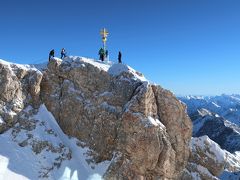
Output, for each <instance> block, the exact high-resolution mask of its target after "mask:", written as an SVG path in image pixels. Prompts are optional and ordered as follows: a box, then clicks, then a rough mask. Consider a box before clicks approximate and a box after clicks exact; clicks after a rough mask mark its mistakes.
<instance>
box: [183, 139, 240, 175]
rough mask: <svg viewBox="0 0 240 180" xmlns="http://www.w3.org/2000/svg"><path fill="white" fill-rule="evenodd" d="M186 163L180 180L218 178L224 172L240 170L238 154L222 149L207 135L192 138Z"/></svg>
mask: <svg viewBox="0 0 240 180" xmlns="http://www.w3.org/2000/svg"><path fill="white" fill-rule="evenodd" d="M190 149H191V151H190V157H189V162H188V165H187V166H186V169H185V170H184V173H183V174H182V178H181V179H182V180H194V179H209V180H210V179H212V180H216V179H219V178H218V177H220V175H221V174H222V173H223V172H224V171H225V172H224V173H225V175H226V174H227V173H226V172H228V173H232V174H234V173H237V172H239V170H240V158H239V155H238V154H231V153H229V152H228V151H226V150H222V149H221V148H220V146H219V145H218V144H217V143H215V142H214V141H212V140H211V139H210V138H209V137H208V136H202V137H198V138H192V140H191V143H190Z"/></svg>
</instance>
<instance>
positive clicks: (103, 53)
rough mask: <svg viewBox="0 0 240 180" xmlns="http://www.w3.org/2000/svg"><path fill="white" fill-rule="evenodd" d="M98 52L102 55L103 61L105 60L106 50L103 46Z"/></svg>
mask: <svg viewBox="0 0 240 180" xmlns="http://www.w3.org/2000/svg"><path fill="white" fill-rule="evenodd" d="M98 54H99V56H100V57H99V58H100V60H101V61H104V56H105V51H104V49H103V48H101V49H100V50H99V52H98Z"/></svg>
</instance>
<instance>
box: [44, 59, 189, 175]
mask: <svg viewBox="0 0 240 180" xmlns="http://www.w3.org/2000/svg"><path fill="white" fill-rule="evenodd" d="M41 88H42V90H41V92H42V93H41V94H42V99H43V102H44V103H45V104H46V107H47V108H48V110H49V111H50V112H52V113H53V115H54V117H56V120H57V121H58V123H59V125H60V127H61V128H62V129H63V131H64V132H65V133H66V134H68V135H71V136H74V137H77V138H78V139H79V140H81V141H82V142H84V143H85V144H86V146H88V147H89V149H91V150H92V158H91V159H90V161H91V162H93V163H99V162H102V161H105V160H111V159H112V158H114V157H115V156H117V158H114V161H113V162H112V163H111V165H110V167H109V169H108V171H107V172H106V174H105V175H104V178H106V179H125V178H127V179H133V178H145V177H148V178H160V177H161V178H167V177H168V178H177V177H178V176H179V175H180V173H181V171H182V169H183V168H184V166H185V164H186V162H187V158H188V153H189V148H188V141H189V140H190V137H191V122H190V121H189V118H188V117H187V116H186V114H185V107H184V106H183V105H182V104H181V103H180V102H179V101H178V100H177V99H176V98H175V97H174V95H173V94H172V93H171V92H169V91H167V90H164V89H163V88H161V87H160V86H155V85H152V84H150V83H149V82H147V81H146V80H145V78H144V77H143V75H141V74H140V73H137V72H136V71H135V70H133V69H132V68H130V67H128V66H126V65H123V64H111V63H106V64H105V63H104V62H101V61H94V60H91V59H86V58H81V57H69V58H68V59H64V60H63V61H61V60H59V59H54V60H52V61H51V62H50V63H49V64H48V69H47V71H46V72H45V73H44V77H43V81H42V85H41ZM176 134H178V135H177V136H176ZM173 162H174V163H173Z"/></svg>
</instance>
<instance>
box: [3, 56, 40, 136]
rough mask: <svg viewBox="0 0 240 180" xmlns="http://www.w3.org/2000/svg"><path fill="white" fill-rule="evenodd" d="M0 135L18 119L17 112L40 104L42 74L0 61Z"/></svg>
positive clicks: (35, 70)
mask: <svg viewBox="0 0 240 180" xmlns="http://www.w3.org/2000/svg"><path fill="white" fill-rule="evenodd" d="M0 74H1V76H0V133H2V132H4V131H6V130H7V129H8V128H9V127H11V126H12V125H13V124H14V123H15V122H16V121H17V119H18V114H19V112H21V111H22V109H23V108H24V107H25V106H27V105H28V104H29V105H32V106H33V107H37V106H38V105H39V103H40V96H39V95H40V83H41V80H42V73H41V72H39V71H38V70H37V69H35V68H30V67H29V66H24V65H17V64H10V63H7V62H5V61H2V60H1V61H0Z"/></svg>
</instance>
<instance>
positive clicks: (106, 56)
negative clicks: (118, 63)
mask: <svg viewBox="0 0 240 180" xmlns="http://www.w3.org/2000/svg"><path fill="white" fill-rule="evenodd" d="M106 58H107V60H108V50H106Z"/></svg>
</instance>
